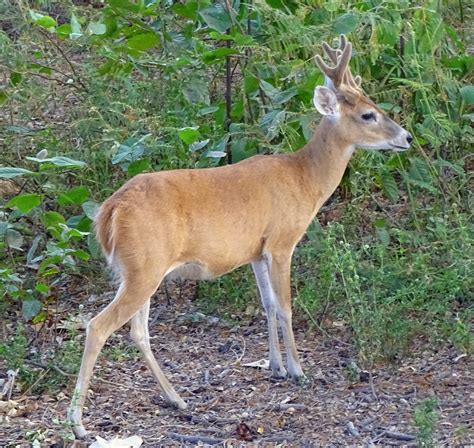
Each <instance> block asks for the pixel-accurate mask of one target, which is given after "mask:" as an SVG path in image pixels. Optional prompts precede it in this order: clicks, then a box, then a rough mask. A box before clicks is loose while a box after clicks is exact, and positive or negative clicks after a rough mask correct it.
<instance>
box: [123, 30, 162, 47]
mask: <svg viewBox="0 0 474 448" xmlns="http://www.w3.org/2000/svg"><path fill="white" fill-rule="evenodd" d="M159 41H160V38H159V37H158V36H157V35H156V34H155V33H143V34H138V35H135V36H133V37H131V38H130V39H128V40H127V46H128V47H129V48H132V49H133V50H138V51H145V50H148V49H149V48H153V47H154V46H155V45H157V44H158V43H159Z"/></svg>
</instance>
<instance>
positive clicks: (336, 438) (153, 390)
mask: <svg viewBox="0 0 474 448" xmlns="http://www.w3.org/2000/svg"><path fill="white" fill-rule="evenodd" d="M175 295H176V297H175ZM110 296H111V295H110V294H106V295H104V296H101V297H99V298H97V297H96V298H95V299H94V298H93V299H89V300H84V302H83V303H84V306H85V309H84V311H83V313H85V314H93V313H96V312H97V310H99V309H101V308H102V307H103V306H104V305H105V304H106V303H107V302H108V301H109V300H110ZM191 296H192V294H191V291H185V293H184V294H183V297H178V295H177V294H172V301H171V305H167V304H166V299H165V298H164V296H163V295H162V294H161V293H160V294H159V295H158V296H157V299H158V300H155V301H154V302H155V303H154V306H153V308H152V312H151V318H150V332H151V335H152V345H153V348H154V352H155V355H156V356H157V359H158V360H159V362H160V363H161V365H162V367H163V370H164V371H165V372H166V374H167V376H168V378H169V379H170V381H171V382H172V384H173V385H174V386H175V387H176V389H177V391H178V392H179V393H180V394H181V396H182V397H183V398H184V399H185V400H186V401H187V403H188V405H189V408H188V409H187V410H186V411H178V410H175V409H173V408H170V407H169V406H168V405H167V403H166V402H165V401H164V400H163V398H162V397H161V395H160V392H159V390H158V389H157V386H156V384H155V380H154V378H153V376H152V374H151V372H150V371H149V370H148V369H147V367H146V366H145V364H144V361H143V360H142V359H141V358H140V357H138V356H137V355H136V353H135V352H134V351H133V350H131V351H128V350H125V352H124V351H123V350H122V351H118V352H117V353H116V352H114V349H113V347H116V346H117V344H119V345H120V346H121V347H122V346H124V344H123V343H130V344H132V343H131V342H130V339H129V336H128V333H127V331H126V330H127V329H124V330H122V331H121V332H119V333H118V334H116V335H115V336H113V337H112V338H111V340H110V341H109V343H108V344H107V347H106V349H105V352H106V355H104V356H101V357H100V359H99V361H98V364H97V366H96V370H95V373H94V379H93V381H92V383H91V387H90V397H89V400H88V402H87V408H86V409H85V413H84V424H85V426H86V428H87V429H88V430H89V431H90V433H91V440H94V436H95V435H100V436H101V437H103V438H106V439H111V438H113V437H114V436H120V437H127V436H130V435H139V436H141V437H142V438H143V440H144V444H143V445H142V446H146V447H156V446H197V445H206V443H208V444H214V445H215V446H228V447H230V446H234V447H235V446H242V447H256V446H259V447H260V446H269V447H270V446H280V447H304V446H308V447H309V446H367V447H370V446H421V445H420V443H421V440H420V439H419V438H418V440H417V439H416V437H417V435H418V433H419V432H418V431H419V430H418V428H416V427H415V426H414V421H413V416H414V408H415V406H416V405H417V404H419V403H420V402H421V401H423V400H425V399H427V398H435V399H436V400H437V413H438V421H437V423H436V429H435V440H436V446H467V445H469V444H471V446H472V444H474V431H473V429H474V428H473V427H474V409H473V403H474V385H473V380H472V372H473V371H474V370H473V363H472V359H470V358H469V357H468V356H462V355H461V356H460V355H459V353H457V352H455V351H454V349H452V348H450V347H445V348H443V349H441V350H439V351H433V350H430V348H429V347H428V346H427V344H426V342H425V343H423V342H421V341H420V343H418V344H415V345H418V346H419V347H420V349H419V350H417V351H415V352H412V353H410V355H409V357H407V358H406V359H404V360H398V361H397V362H396V363H393V364H380V365H377V366H374V367H373V368H372V369H371V371H370V372H368V371H364V370H362V369H359V368H358V366H357V365H356V363H355V358H354V357H353V355H354V352H353V348H352V346H351V341H350V335H349V334H348V332H347V331H346V330H345V328H344V325H343V323H341V322H335V323H334V325H332V326H331V327H330V328H329V327H328V329H327V330H328V333H327V334H325V335H323V334H321V332H319V331H316V330H310V329H308V325H307V324H306V322H305V321H304V320H302V319H301V318H299V317H298V316H296V321H295V325H294V326H295V333H296V339H297V344H298V348H299V351H300V355H301V360H302V365H303V368H304V370H305V372H306V375H307V381H306V382H305V383H304V384H302V385H297V384H294V383H293V382H291V381H277V380H273V379H272V378H271V377H270V372H269V371H267V370H264V369H261V368H256V367H248V366H245V364H248V363H252V362H255V361H259V360H261V359H264V358H266V357H267V331H266V322H265V318H264V316H263V314H261V313H260V312H258V313H256V315H253V316H248V315H245V316H243V317H242V318H240V319H236V320H234V319H224V318H223V317H222V316H208V315H207V316H206V315H204V314H202V313H200V312H199V307H198V304H197V303H196V302H193V301H191V300H190V297H191ZM73 300H74V299H73ZM77 305H78V302H73V301H70V302H69V305H68V306H69V310H68V311H69V312H70V313H71V312H73V309H74V307H76V308H75V309H76V310H77ZM65 313H66V311H65ZM73 314H74V312H73ZM65 315H66V314H65ZM56 331H59V330H56ZM63 331H64V330H63ZM78 333H79V336H78V337H79V338H80V340H81V346H82V342H83V339H84V331H83V330H78ZM125 346H126V344H125ZM113 353H115V355H113ZM119 358H123V359H119ZM2 376H3V373H2ZM73 383H74V378H72V377H71V378H70V382H69V385H68V387H66V388H64V390H62V391H59V392H57V393H55V394H53V393H50V394H43V395H32V394H31V392H29V391H20V390H19V389H18V388H17V389H15V390H14V391H13V394H12V396H11V400H13V401H12V402H10V405H7V404H5V402H3V403H4V404H3V406H2V407H0V419H1V423H0V446H18V447H26V446H31V440H32V438H33V436H36V437H38V435H39V434H42V439H43V440H42V442H41V446H45V447H56V448H58V447H62V446H75V447H76V448H77V447H85V446H87V444H86V443H84V442H78V441H75V442H72V441H68V440H67V436H68V435H69V437H71V432H70V430H69V429H68V428H67V426H66V425H65V424H64V423H61V422H62V421H64V418H65V411H66V408H67V405H68V403H69V401H70V397H71V393H72V390H73ZM38 446H39V445H38Z"/></svg>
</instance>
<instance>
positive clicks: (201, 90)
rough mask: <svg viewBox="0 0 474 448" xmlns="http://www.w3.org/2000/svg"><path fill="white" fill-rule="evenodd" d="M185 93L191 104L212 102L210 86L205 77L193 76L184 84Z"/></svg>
mask: <svg viewBox="0 0 474 448" xmlns="http://www.w3.org/2000/svg"><path fill="white" fill-rule="evenodd" d="M183 95H184V97H185V98H186V100H187V101H188V102H189V103H191V104H196V103H198V104H199V103H201V104H206V105H209V104H210V99H209V88H208V86H207V83H206V81H205V80H204V79H199V78H191V79H190V80H189V81H188V82H186V83H185V84H184V86H183Z"/></svg>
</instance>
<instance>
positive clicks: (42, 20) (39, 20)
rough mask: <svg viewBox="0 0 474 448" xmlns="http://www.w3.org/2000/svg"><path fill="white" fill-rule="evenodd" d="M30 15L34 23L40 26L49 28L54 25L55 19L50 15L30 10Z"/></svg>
mask: <svg viewBox="0 0 474 448" xmlns="http://www.w3.org/2000/svg"><path fill="white" fill-rule="evenodd" d="M30 17H31V18H32V19H33V22H34V23H36V25H38V26H41V27H42V28H46V29H49V28H53V27H55V26H56V20H54V19H53V18H52V17H50V16H45V15H43V14H40V13H39V12H35V11H33V10H30Z"/></svg>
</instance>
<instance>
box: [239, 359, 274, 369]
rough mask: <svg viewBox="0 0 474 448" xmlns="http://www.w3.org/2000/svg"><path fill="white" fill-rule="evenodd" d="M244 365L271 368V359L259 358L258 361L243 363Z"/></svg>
mask: <svg viewBox="0 0 474 448" xmlns="http://www.w3.org/2000/svg"><path fill="white" fill-rule="evenodd" d="M242 366H243V367H256V368H259V369H265V370H269V369H270V361H269V360H268V359H259V360H258V361H254V362H249V363H247V364H242Z"/></svg>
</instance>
